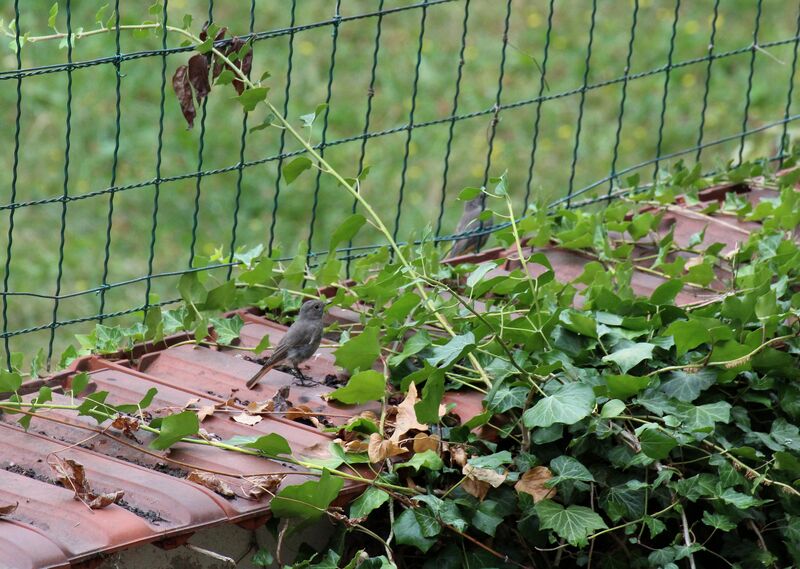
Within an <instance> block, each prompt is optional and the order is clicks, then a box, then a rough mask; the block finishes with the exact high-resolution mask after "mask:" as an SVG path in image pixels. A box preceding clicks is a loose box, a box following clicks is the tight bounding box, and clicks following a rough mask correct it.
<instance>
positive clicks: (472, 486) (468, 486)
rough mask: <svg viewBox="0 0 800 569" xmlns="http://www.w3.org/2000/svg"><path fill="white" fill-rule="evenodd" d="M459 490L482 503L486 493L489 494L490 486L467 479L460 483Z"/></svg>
mask: <svg viewBox="0 0 800 569" xmlns="http://www.w3.org/2000/svg"><path fill="white" fill-rule="evenodd" d="M461 488H463V489H464V492H466V493H467V494H470V495H472V496H475V497H476V498H477V499H478V500H480V501H483V499H484V498H485V497H486V493H487V492H489V488H491V486H490V485H489V483H488V482H481V481H480V480H473V479H472V478H467V479H466V480H464V482H462V483H461Z"/></svg>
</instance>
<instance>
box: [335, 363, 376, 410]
mask: <svg viewBox="0 0 800 569" xmlns="http://www.w3.org/2000/svg"><path fill="white" fill-rule="evenodd" d="M385 394H386V378H384V377H383V374H382V373H380V372H377V371H375V370H372V369H368V370H365V371H361V372H359V373H357V374H355V375H354V376H353V377H351V378H350V380H349V381H348V382H347V385H345V386H344V387H340V388H339V389H337V390H335V391H333V392H331V393H329V394H328V398H329V399H335V400H336V401H341V402H342V403H347V404H348V405H358V404H361V403H367V402H368V401H379V400H380V399H382V398H383V396H384V395H385Z"/></svg>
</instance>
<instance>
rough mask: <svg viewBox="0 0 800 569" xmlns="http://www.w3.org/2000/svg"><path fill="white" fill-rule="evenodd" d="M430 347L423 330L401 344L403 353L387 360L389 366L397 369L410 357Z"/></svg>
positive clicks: (428, 339)
mask: <svg viewBox="0 0 800 569" xmlns="http://www.w3.org/2000/svg"><path fill="white" fill-rule="evenodd" d="M430 345H431V338H430V336H429V335H428V333H427V332H426V331H425V330H420V331H418V332H417V333H415V334H414V335H413V336H411V337H410V338H409V339H408V340H406V341H405V343H404V344H403V351H402V352H401V353H399V354H396V355H393V356H392V357H390V358H389V365H390V366H392V367H397V366H399V365H400V364H401V363H403V362H404V361H406V360H407V359H408V358H410V357H411V356H413V355H415V354H418V353H419V352H421V351H422V350H424V349H425V348H427V347H428V346H430Z"/></svg>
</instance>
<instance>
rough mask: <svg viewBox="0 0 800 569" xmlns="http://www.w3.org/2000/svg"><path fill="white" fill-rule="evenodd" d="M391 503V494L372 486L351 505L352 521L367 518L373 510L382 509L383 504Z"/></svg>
mask: <svg viewBox="0 0 800 569" xmlns="http://www.w3.org/2000/svg"><path fill="white" fill-rule="evenodd" d="M388 501H389V494H387V493H386V492H384V491H383V490H381V489H380V488H376V487H375V486H370V487H369V488H367V489H366V490H364V492H363V493H362V494H361V496H359V497H358V498H356V499H355V500H353V503H352V504H351V505H350V519H361V518H366V517H367V516H368V515H369V514H370V513H371V512H372V511H373V510H376V509H378V508H380V507H381V506H382V505H383V504H385V503H386V502H388Z"/></svg>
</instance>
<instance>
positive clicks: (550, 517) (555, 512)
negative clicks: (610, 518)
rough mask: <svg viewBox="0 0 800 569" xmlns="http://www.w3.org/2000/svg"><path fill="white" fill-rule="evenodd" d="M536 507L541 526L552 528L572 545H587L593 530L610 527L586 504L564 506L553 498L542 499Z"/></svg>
mask: <svg viewBox="0 0 800 569" xmlns="http://www.w3.org/2000/svg"><path fill="white" fill-rule="evenodd" d="M534 509H535V510H536V513H537V515H538V516H539V527H541V528H542V529H552V530H553V531H555V532H556V534H557V535H558V536H559V537H561V538H563V539H565V540H567V542H568V543H569V544H570V545H575V546H581V545H585V544H586V543H587V540H586V538H587V537H589V536H590V535H591V534H592V533H593V532H595V531H598V530H602V529H608V526H607V525H606V523H605V522H604V521H603V518H601V517H600V516H598V515H597V514H596V513H594V512H593V511H592V510H590V509H589V508H586V507H584V506H569V507H567V508H564V506H562V505H561V504H557V503H555V502H553V501H552V500H542V501H541V502H539V503H538V504H536V505H535V506H534Z"/></svg>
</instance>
